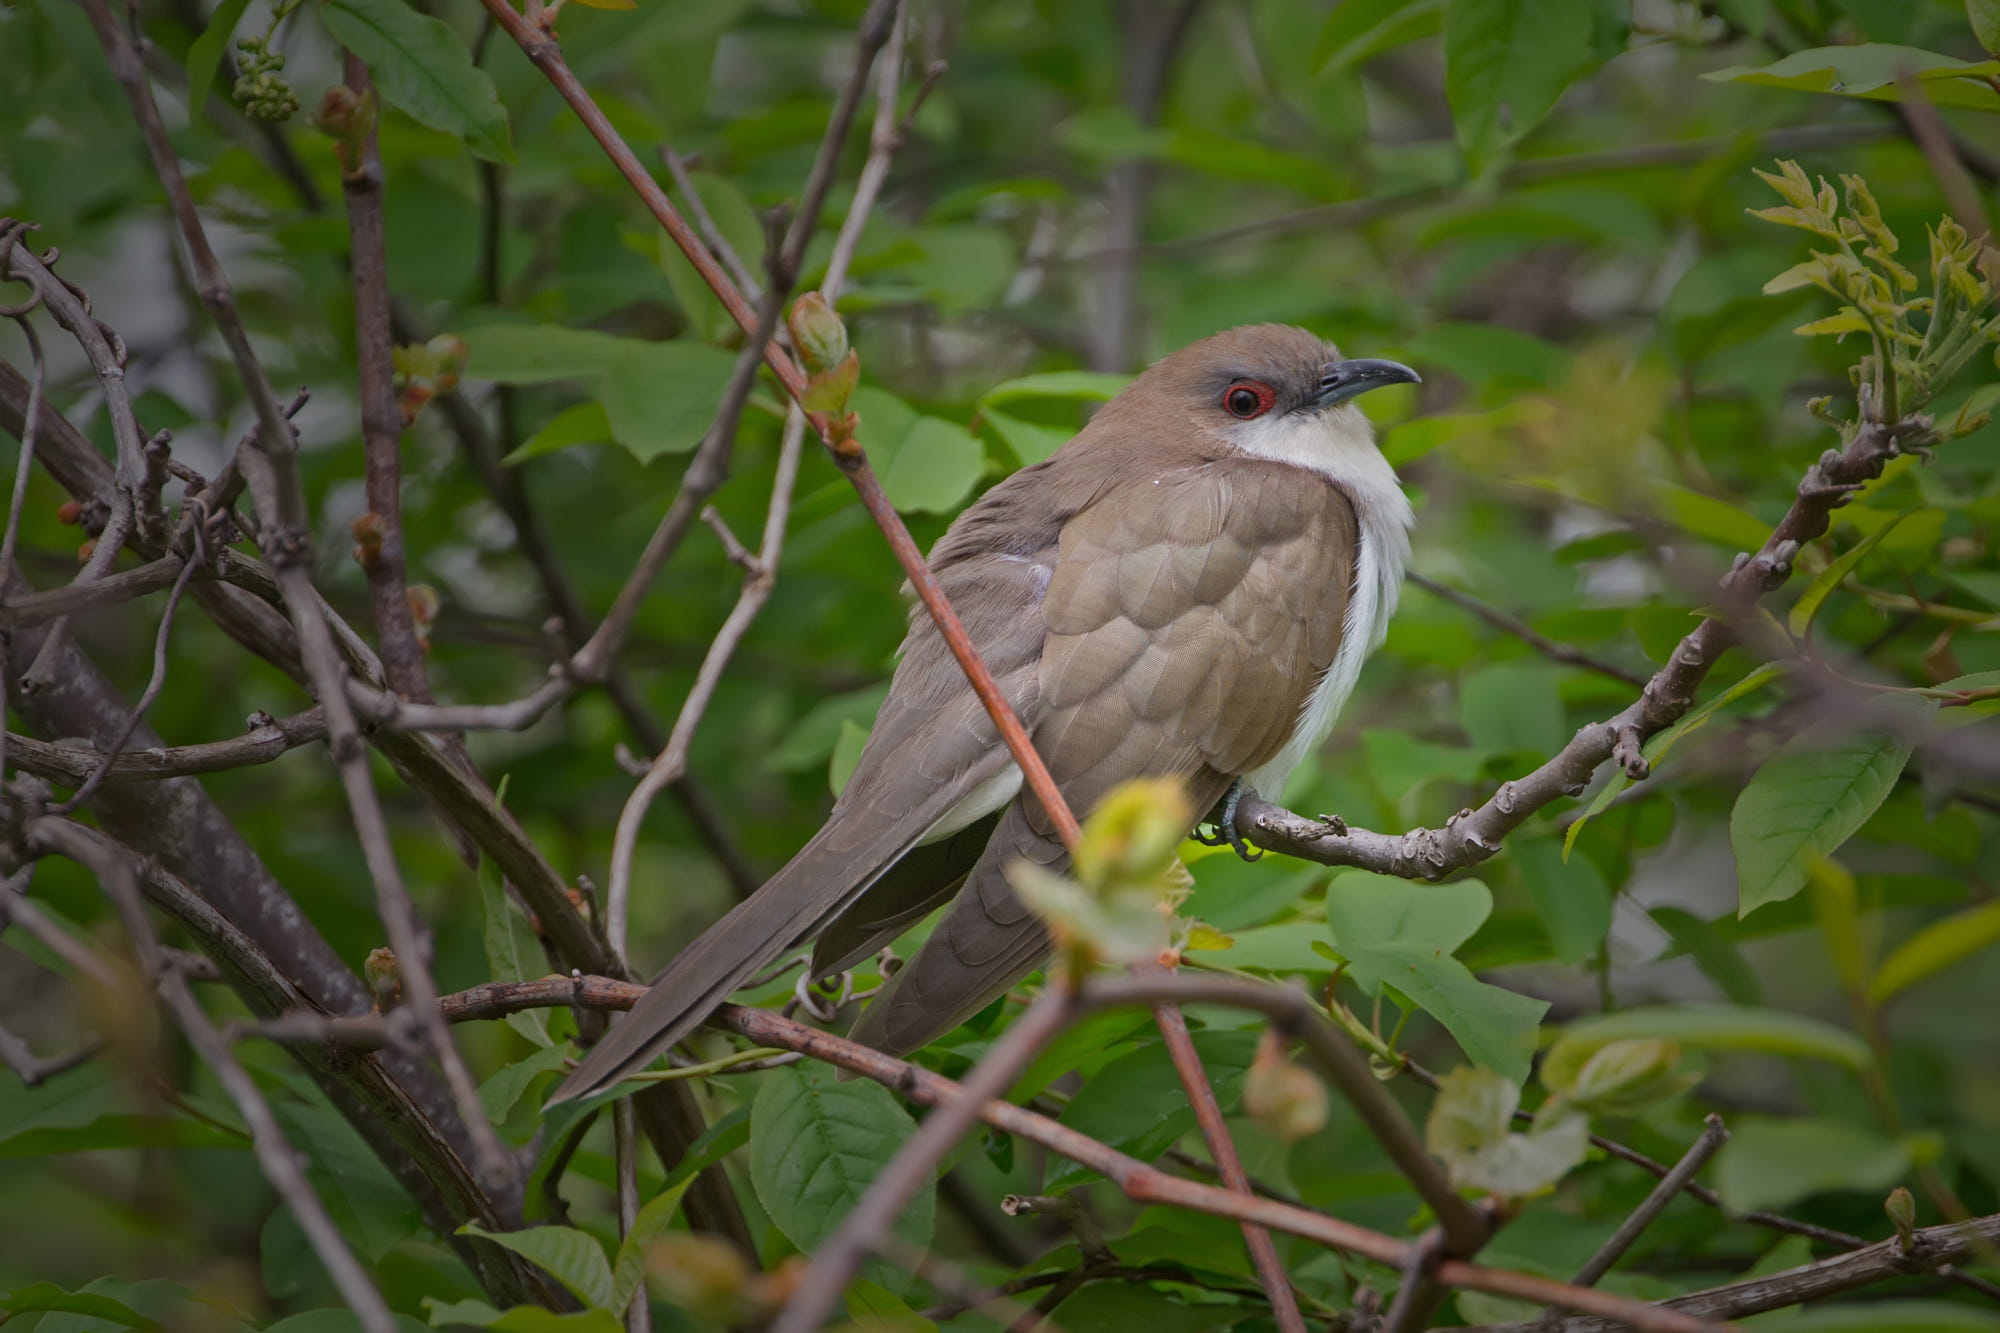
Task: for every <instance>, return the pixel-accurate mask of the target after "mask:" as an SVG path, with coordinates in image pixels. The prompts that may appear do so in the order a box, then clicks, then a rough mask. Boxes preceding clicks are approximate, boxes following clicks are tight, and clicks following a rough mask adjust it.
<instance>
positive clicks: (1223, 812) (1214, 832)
mask: <svg viewBox="0 0 2000 1333" xmlns="http://www.w3.org/2000/svg"><path fill="white" fill-rule="evenodd" d="M1246 793H1248V794H1251V795H1255V793H1254V792H1251V791H1250V788H1249V787H1247V786H1245V785H1244V783H1243V779H1242V778H1238V779H1236V781H1234V782H1232V783H1230V784H1229V790H1228V791H1226V792H1224V793H1223V796H1222V800H1221V801H1219V802H1217V803H1216V807H1215V809H1213V810H1211V811H1209V812H1208V815H1209V817H1208V818H1207V819H1206V820H1204V821H1202V824H1197V825H1195V829H1194V832H1193V833H1191V834H1189V835H1188V836H1190V837H1192V838H1193V839H1194V840H1195V841H1196V842H1198V843H1200V844H1202V845H1203V846H1204V847H1228V848H1229V849H1230V850H1231V851H1233V852H1235V853H1236V854H1237V855H1238V856H1240V857H1242V858H1243V859H1244V860H1246V861H1261V860H1263V859H1264V853H1262V852H1260V851H1255V850H1253V849H1252V848H1251V846H1250V844H1249V843H1247V842H1245V841H1243V835H1242V834H1240V833H1238V832H1237V831H1236V807H1237V806H1239V805H1241V804H1243V797H1244V795H1245V794H1246ZM1203 825H1208V826H1210V831H1208V832H1204V831H1203Z"/></svg>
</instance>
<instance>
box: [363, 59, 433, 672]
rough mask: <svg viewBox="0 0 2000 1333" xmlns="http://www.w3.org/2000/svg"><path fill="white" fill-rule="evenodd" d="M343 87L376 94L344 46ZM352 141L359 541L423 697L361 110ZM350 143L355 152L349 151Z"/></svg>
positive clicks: (383, 258) (377, 181)
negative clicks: (361, 488) (362, 494)
mask: <svg viewBox="0 0 2000 1333" xmlns="http://www.w3.org/2000/svg"><path fill="white" fill-rule="evenodd" d="M346 72H347V87H348V89H350V90H351V91H352V93H353V95H354V97H355V99H356V100H357V101H365V100H366V99H368V98H370V97H372V96H373V94H374V85H373V84H372V83H371V82H370V80H369V78H368V66H367V65H366V64H364V63H363V62H362V60H361V58H360V57H358V56H356V55H355V54H354V53H353V52H352V51H349V52H347V53H346ZM366 122H367V128H366V132H365V133H363V134H361V135H360V136H359V142H358V143H352V142H350V143H348V144H343V145H342V151H341V173H340V190H341V193H342V195H344V196H345V197H346V199H347V228H348V234H349V237H350V240H349V251H350V255H349V263H348V268H349V271H350V273H351V274H352V276H353V285H354V351H355V361H356V363H357V365H358V367H359V370H360V380H361V383H360V390H361V443H362V456H363V459H364V479H365V485H366V489H367V494H368V512H367V513H366V514H365V515H363V517H362V519H361V520H360V522H362V523H364V524H366V525H367V530H366V533H365V536H364V538H363V540H362V541H361V543H360V545H359V546H358V548H357V550H358V552H359V555H360V560H361V568H362V571H363V572H364V573H366V574H367V575H368V591H369V594H370V597H371V600H372V601H373V603H374V607H375V632H376V635H377V638H378V640H379V642H380V643H381V646H382V669H383V671H384V673H385V674H386V675H387V676H388V680H389V688H390V689H392V690H394V691H395V692H396V693H398V694H400V695H402V696H403V697H404V698H406V699H418V700H428V699H429V698H430V697H431V692H430V680H429V678H428V677H427V676H426V674H425V672H424V645H423V643H422V641H421V640H420V639H419V638H418V637H417V625H416V618H415V617H414V616H413V615H412V614H411V611H410V590H409V587H408V585H407V582H406V574H405V568H404V567H405V559H404V554H403V495H402V490H403V469H402V459H401V458H400V456H399V454H398V450H399V447H400V445H401V441H402V436H403V407H402V403H401V402H400V401H399V400H398V398H397V394H396V367H395V360H394V345H393V338H394V334H393V333H392V331H391V329H390V318H389V255H388V244H387V241H386V240H385V239H384V235H383V222H382V191H383V188H384V182H383V179H382V155H381V153H380V152H379V151H377V148H376V135H375V120H374V117H373V116H368V117H366ZM350 150H352V151H353V153H354V156H355V157H356V158H357V159H358V160H349V153H350Z"/></svg>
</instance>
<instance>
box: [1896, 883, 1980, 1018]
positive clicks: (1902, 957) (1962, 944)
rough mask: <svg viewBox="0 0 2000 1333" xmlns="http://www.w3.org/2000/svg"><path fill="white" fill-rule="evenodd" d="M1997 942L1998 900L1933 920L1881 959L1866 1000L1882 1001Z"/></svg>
mask: <svg viewBox="0 0 2000 1333" xmlns="http://www.w3.org/2000/svg"><path fill="white" fill-rule="evenodd" d="M1996 941H2000V901H1995V902H1988V903H1981V904H1980V905H1979V906H1978V907H1972V908H1968V909H1966V910H1965V911H1963V912H1956V913H1954V914H1952V915H1951V916H1948V917H1946V918H1945V919H1944V920H1942V921H1933V922H1931V924H1929V925H1928V926H1925V927H1924V928H1923V929H1922V930H1920V931H1918V932H1917V933H1916V934H1914V935H1912V936H1911V937H1910V938H1909V939H1907V940H1904V941H1903V942H1902V943H1901V944H1899V945H1897V946H1896V949H1895V951H1894V952H1893V953H1891V954H1890V955H1889V956H1888V957H1887V958H1884V959H1883V960H1882V965H1881V966H1880V967H1879V968H1877V969H1876V970H1875V976H1874V978H1873V979H1872V980H1871V981H1870V982H1869V983H1868V1002H1869V1003H1870V1004H1871V1005H1880V1004H1883V1003H1885V1002H1886V1001H1888V1000H1889V999H1891V998H1892V997H1894V996H1895V995H1897V994H1899V993H1900V992H1902V991H1905V990H1908V989H1909V988H1910V987H1912V986H1914V985H1916V984H1917V983H1919V982H1921V981H1927V980H1929V979H1930V978H1931V977H1934V976H1936V975H1937V974H1938V973H1940V972H1942V971H1944V970H1945V969H1946V968H1948V967H1952V966H1954V965H1956V964H1958V963H1961V962H1964V961H1965V960H1966V959H1968V958H1970V957H1972V955H1974V954H1976V953H1978V952H1980V951H1981V950H1982V949H1986V948H1989V947H1991V946H1992V945H1993V944H1994V943H1995V942H1996Z"/></svg>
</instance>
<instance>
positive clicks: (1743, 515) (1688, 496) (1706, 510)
mask: <svg viewBox="0 0 2000 1333" xmlns="http://www.w3.org/2000/svg"><path fill="white" fill-rule="evenodd" d="M1648 489H1649V491H1650V493H1651V494H1652V495H1653V496H1654V498H1655V500H1656V501H1657V502H1658V504H1659V506H1660V513H1661V515H1662V516H1663V517H1665V518H1666V519H1668V520H1669V521H1671V522H1672V523H1673V524H1674V526H1675V527H1678V528H1680V529H1682V530H1683V531H1686V532H1691V533H1693V534H1694V535H1695V536H1697V537H1702V538H1706V539H1707V540H1709V541H1712V542H1714V543H1715V544H1716V545H1718V546H1724V547H1729V548H1732V549H1734V550H1738V551H1754V550H1756V549H1757V548H1758V547H1760V546H1762V545H1763V544H1764V539H1765V538H1766V537H1768V536H1770V535H1771V525H1770V524H1768V523H1766V522H1764V521H1763V520H1762V519H1760V518H1758V517H1757V516H1756V515H1754V514H1750V513H1747V512H1745V511H1744V510H1742V509H1739V508H1737V507H1736V506H1735V505H1733V504H1731V503H1729V502H1728V501H1727V500H1718V499H1716V498H1715V497H1714V496H1712V495H1703V494H1702V493H1701V492H1700V491H1691V490H1689V489H1688V488H1687V487H1685V486H1675V485H1671V484H1669V483H1665V482H1656V483H1654V484H1652V485H1651V486H1650V487H1649V488H1648Z"/></svg>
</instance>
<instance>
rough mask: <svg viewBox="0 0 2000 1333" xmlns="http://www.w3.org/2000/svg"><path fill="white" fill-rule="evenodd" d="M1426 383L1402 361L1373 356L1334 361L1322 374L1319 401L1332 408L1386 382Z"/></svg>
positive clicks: (1329, 363)
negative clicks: (1378, 358)
mask: <svg viewBox="0 0 2000 1333" xmlns="http://www.w3.org/2000/svg"><path fill="white" fill-rule="evenodd" d="M1423 382H1424V377H1423V376H1421V375H1419V374H1417V372H1416V371H1414V370H1411V369H1410V368H1409V367H1408V366H1406V365H1404V364H1403V363H1402V362H1400V361H1380V360H1376V359H1373V358H1370V357H1354V358H1352V359H1350V360H1346V361H1330V362H1328V363H1327V367H1326V371H1325V373H1324V374H1322V375H1321V376H1320V377H1319V393H1318V394H1317V395H1316V400H1317V402H1318V403H1319V405H1320V406H1321V407H1332V406H1333V405H1334V404H1335V403H1344V402H1346V401H1347V400H1348V399H1350V398H1358V397H1359V396H1361V395H1362V394H1364V393H1367V392H1368V391H1369V390H1370V389H1379V388H1381V387H1382V386H1383V385H1385V384H1422V383H1423Z"/></svg>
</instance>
